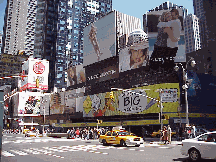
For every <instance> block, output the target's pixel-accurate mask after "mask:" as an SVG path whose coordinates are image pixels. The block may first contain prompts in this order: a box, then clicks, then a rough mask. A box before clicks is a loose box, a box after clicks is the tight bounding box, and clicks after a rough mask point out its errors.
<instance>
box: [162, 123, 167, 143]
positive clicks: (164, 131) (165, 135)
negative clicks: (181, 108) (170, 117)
mask: <svg viewBox="0 0 216 162" xmlns="http://www.w3.org/2000/svg"><path fill="white" fill-rule="evenodd" d="M162 141H164V144H166V143H167V128H166V126H164V127H163V136H162Z"/></svg>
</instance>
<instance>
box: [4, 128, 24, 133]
mask: <svg viewBox="0 0 216 162" xmlns="http://www.w3.org/2000/svg"><path fill="white" fill-rule="evenodd" d="M3 133H5V134H20V133H22V130H21V129H18V128H17V129H3Z"/></svg>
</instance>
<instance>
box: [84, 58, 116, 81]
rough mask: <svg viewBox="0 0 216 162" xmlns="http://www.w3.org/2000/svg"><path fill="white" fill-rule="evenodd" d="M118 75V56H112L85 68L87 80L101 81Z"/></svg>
mask: <svg viewBox="0 0 216 162" xmlns="http://www.w3.org/2000/svg"><path fill="white" fill-rule="evenodd" d="M118 77H119V69H118V58H117V57H112V58H109V59H106V60H103V62H101V63H97V64H96V65H95V66H91V67H88V68H86V79H87V82H92V83H95V82H101V81H105V80H110V79H113V78H118Z"/></svg>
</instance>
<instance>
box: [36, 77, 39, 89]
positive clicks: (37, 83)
mask: <svg viewBox="0 0 216 162" xmlns="http://www.w3.org/2000/svg"><path fill="white" fill-rule="evenodd" d="M36 88H39V79H36Z"/></svg>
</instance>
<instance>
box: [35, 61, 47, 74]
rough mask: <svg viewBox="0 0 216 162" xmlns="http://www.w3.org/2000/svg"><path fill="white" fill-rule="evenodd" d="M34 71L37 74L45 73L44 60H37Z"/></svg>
mask: <svg viewBox="0 0 216 162" xmlns="http://www.w3.org/2000/svg"><path fill="white" fill-rule="evenodd" d="M33 71H34V72H35V73H36V74H43V72H44V71H45V66H44V64H42V62H36V63H35V64H34V65H33Z"/></svg>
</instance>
